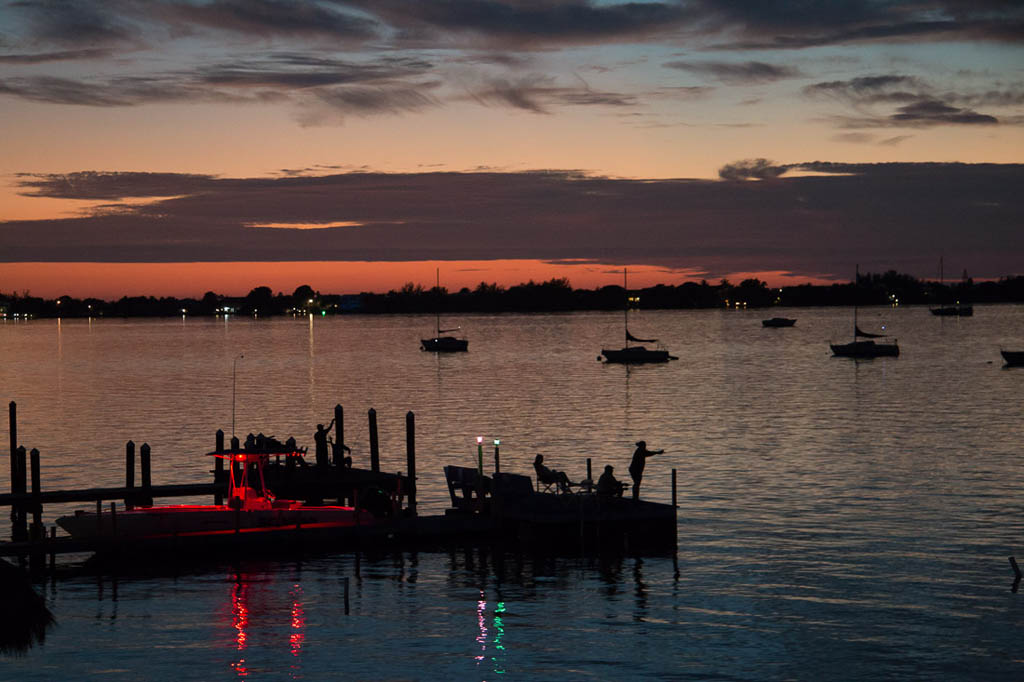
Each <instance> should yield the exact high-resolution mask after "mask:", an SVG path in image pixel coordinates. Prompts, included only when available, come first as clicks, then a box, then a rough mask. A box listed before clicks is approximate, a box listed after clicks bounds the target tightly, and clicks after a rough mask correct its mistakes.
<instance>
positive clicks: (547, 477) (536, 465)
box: [533, 453, 571, 492]
mask: <svg viewBox="0 0 1024 682" xmlns="http://www.w3.org/2000/svg"><path fill="white" fill-rule="evenodd" d="M533 470H534V471H536V472H537V480H538V481H540V482H541V483H557V484H558V488H559V490H561V491H562V492H565V491H566V490H568V489H569V486H570V485H571V484H570V483H569V477H568V476H566V475H565V472H564V471H555V470H554V469H548V468H547V467H546V466H544V455H542V454H540V453H537V456H536V457H534V458H533Z"/></svg>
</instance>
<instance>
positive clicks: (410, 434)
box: [405, 410, 416, 516]
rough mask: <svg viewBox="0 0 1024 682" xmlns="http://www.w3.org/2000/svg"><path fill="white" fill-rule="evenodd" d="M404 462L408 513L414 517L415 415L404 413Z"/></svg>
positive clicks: (409, 412)
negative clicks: (406, 472)
mask: <svg viewBox="0 0 1024 682" xmlns="http://www.w3.org/2000/svg"><path fill="white" fill-rule="evenodd" d="M405 462H406V469H407V470H408V471H409V513H410V514H411V515H413V516H416V415H414V414H413V413H412V410H409V411H408V412H406V413H405Z"/></svg>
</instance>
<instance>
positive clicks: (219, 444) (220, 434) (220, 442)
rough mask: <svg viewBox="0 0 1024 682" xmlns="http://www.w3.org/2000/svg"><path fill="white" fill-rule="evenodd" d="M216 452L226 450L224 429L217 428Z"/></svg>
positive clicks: (215, 437) (214, 449) (215, 438)
mask: <svg viewBox="0 0 1024 682" xmlns="http://www.w3.org/2000/svg"><path fill="white" fill-rule="evenodd" d="M213 451H214V452H224V431H223V430H222V429H217V434H216V435H215V436H214V448H213Z"/></svg>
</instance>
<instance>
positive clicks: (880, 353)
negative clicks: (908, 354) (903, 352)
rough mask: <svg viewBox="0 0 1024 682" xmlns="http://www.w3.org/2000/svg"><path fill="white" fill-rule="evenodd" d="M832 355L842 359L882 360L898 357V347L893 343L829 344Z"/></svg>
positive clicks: (856, 342)
mask: <svg viewBox="0 0 1024 682" xmlns="http://www.w3.org/2000/svg"><path fill="white" fill-rule="evenodd" d="M829 347H830V348H831V349H832V354H833V355H835V356H837V357H843V358H882V357H892V358H894V357H898V356H899V354H900V347H899V345H898V344H895V343H875V342H874V341H853V342H851V343H831V344H829Z"/></svg>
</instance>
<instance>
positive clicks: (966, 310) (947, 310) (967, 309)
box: [929, 256, 974, 317]
mask: <svg viewBox="0 0 1024 682" xmlns="http://www.w3.org/2000/svg"><path fill="white" fill-rule="evenodd" d="M964 274H965V275H966V271H964ZM942 283H943V273H942V256H939V284H940V285H942ZM929 310H931V311H932V315H942V316H944V317H949V316H955V317H972V316H973V315H974V306H972V305H970V304H966V305H964V304H961V303H960V301H957V302H956V305H941V306H939V307H938V308H929Z"/></svg>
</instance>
